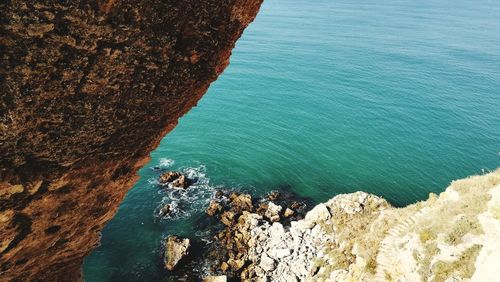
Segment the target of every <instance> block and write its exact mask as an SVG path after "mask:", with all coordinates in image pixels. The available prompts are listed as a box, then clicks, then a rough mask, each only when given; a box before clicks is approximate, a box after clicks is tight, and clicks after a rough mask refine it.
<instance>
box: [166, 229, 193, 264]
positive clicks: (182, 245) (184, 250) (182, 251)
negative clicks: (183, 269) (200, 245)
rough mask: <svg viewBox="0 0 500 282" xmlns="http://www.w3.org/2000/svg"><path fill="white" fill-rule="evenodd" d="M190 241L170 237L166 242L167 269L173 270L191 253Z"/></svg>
mask: <svg viewBox="0 0 500 282" xmlns="http://www.w3.org/2000/svg"><path fill="white" fill-rule="evenodd" d="M190 245H191V244H190V242H189V239H187V238H184V239H182V238H179V237H177V236H169V237H168V238H167V239H166V242H165V268H166V269H168V270H173V269H174V268H175V267H176V266H177V264H178V263H179V261H181V260H182V258H184V257H185V256H186V255H187V254H188V252H189V246H190Z"/></svg>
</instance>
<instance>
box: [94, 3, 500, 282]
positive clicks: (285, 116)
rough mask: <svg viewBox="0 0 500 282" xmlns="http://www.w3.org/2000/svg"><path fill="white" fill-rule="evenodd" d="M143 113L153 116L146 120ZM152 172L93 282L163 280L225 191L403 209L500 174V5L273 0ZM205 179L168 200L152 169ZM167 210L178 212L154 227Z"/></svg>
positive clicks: (120, 219) (114, 224) (106, 244)
mask: <svg viewBox="0 0 500 282" xmlns="http://www.w3.org/2000/svg"><path fill="white" fill-rule="evenodd" d="M144 110H145V111H147V109H144ZM151 155H152V161H151V163H150V164H148V165H147V166H146V167H145V168H144V169H142V170H141V172H140V174H141V179H140V180H139V182H138V183H137V184H136V185H135V187H134V188H133V189H132V190H130V192H129V193H128V195H127V198H126V199H125V201H124V202H123V204H122V205H121V207H120V210H119V212H118V214H117V215H116V217H115V218H114V219H113V220H112V221H111V222H110V223H109V224H108V225H107V226H106V228H105V229H104V231H103V232H102V246H100V247H99V248H97V249H96V250H95V251H93V252H92V253H91V254H90V255H89V256H88V257H87V259H86V260H85V265H84V277H85V280H86V281H162V280H163V281H166V280H168V277H169V273H167V272H166V271H164V270H163V269H162V267H161V260H160V245H161V243H160V242H161V240H162V238H163V237H164V236H165V235H167V234H180V235H184V236H190V237H197V236H198V237H199V236H203V235H204V231H205V230H204V228H202V227H200V225H199V219H200V218H202V217H203V210H204V208H205V206H206V204H207V201H208V199H209V198H210V197H211V195H212V193H213V191H214V190H215V189H217V187H231V188H235V189H245V190H250V191H252V192H253V193H254V194H256V195H261V194H264V193H266V192H268V191H270V190H273V189H287V190H289V191H291V192H293V193H295V194H297V195H299V196H303V197H308V198H311V199H312V201H313V202H321V201H326V200H327V199H329V198H331V197H333V196H334V195H336V194H338V193H346V192H353V191H357V190H365V191H368V192H371V193H374V194H377V195H380V196H383V197H385V198H387V199H388V200H389V201H390V202H391V203H393V204H394V205H397V206H402V205H406V204H409V203H412V202H415V201H418V200H423V199H425V198H426V197H427V195H428V194H429V192H440V191H442V190H443V189H444V188H445V187H446V186H447V185H448V184H449V182H450V181H452V180H453V179H457V178H463V177H465V176H468V175H471V174H478V173H482V172H483V170H484V171H487V170H492V169H494V168H496V167H498V166H500V2H499V1H487V0H478V1H472V0H471V1H466V0H454V1H445V0H442V1H427V0H422V1H414V0H407V1H395V0H387V1H374V0H370V1H347V0H340V1H339V0H267V1H266V2H265V3H264V5H263V7H262V10H261V12H260V14H259V16H258V17H257V19H256V21H255V22H254V23H253V24H252V25H251V26H250V27H249V28H248V29H247V30H246V32H245V34H244V35H243V37H242V38H241V40H240V41H239V42H238V44H237V46H236V49H235V50H234V54H233V56H232V58H231V65H230V66H229V67H228V69H227V70H226V71H225V73H224V74H223V75H222V76H221V77H220V79H219V80H218V81H217V82H215V83H214V84H213V85H212V87H211V88H210V90H209V92H208V93H207V94H206V96H205V97H204V98H203V99H202V100H201V102H200V103H199V105H198V107H197V108H194V109H193V110H192V111H191V112H189V114H187V115H186V116H185V117H183V118H182V119H181V120H180V123H179V126H178V127H177V128H176V129H175V130H174V131H173V132H172V133H170V134H169V135H168V136H167V137H166V138H165V139H164V140H163V142H162V143H161V145H160V147H159V148H158V149H157V150H156V151H154V152H153V153H152V154H151ZM154 166H159V167H161V168H162V169H174V170H183V171H184V172H186V173H189V174H190V175H192V176H196V177H198V179H199V182H198V184H197V185H196V186H195V187H194V188H193V189H190V190H189V192H187V193H178V192H171V193H169V194H167V193H165V192H164V191H161V190H159V189H158V187H157V185H156V182H155V181H156V178H157V176H158V172H156V171H154V170H153V169H152V167H154ZM161 203H172V204H173V205H174V206H175V207H176V210H177V211H176V214H175V215H174V216H173V217H172V218H169V219H160V218H158V217H156V216H155V214H156V213H157V208H158V207H159V206H160V205H161Z"/></svg>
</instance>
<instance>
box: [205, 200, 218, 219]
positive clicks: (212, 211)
mask: <svg viewBox="0 0 500 282" xmlns="http://www.w3.org/2000/svg"><path fill="white" fill-rule="evenodd" d="M220 211H222V206H221V205H220V204H219V203H218V202H217V201H215V200H212V201H210V205H209V206H208V208H207V210H206V213H207V214H208V215H209V216H214V215H216V214H218V213H219V212H220Z"/></svg>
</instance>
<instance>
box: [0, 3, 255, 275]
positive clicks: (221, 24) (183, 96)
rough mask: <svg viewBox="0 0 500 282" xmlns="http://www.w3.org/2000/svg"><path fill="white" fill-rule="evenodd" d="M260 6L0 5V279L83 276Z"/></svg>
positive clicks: (221, 68) (224, 64)
mask: <svg viewBox="0 0 500 282" xmlns="http://www.w3.org/2000/svg"><path fill="white" fill-rule="evenodd" d="M261 1H262V0H164V1H158V0H152V1H146V0H135V1H133V0H129V1H124V0H100V1H90V0H78V1H77V0H74V1H71V0H69V1H49V0H47V1H41V0H36V1H27V0H7V1H1V2H0V91H1V92H0V93H1V94H0V156H1V159H0V277H1V278H0V280H12V279H18V280H24V281H27V280H35V279H36V280H46V281H55V280H65V281H71V280H75V279H79V278H81V277H80V275H81V274H80V265H81V262H82V258H83V257H84V256H85V255H86V254H87V253H88V252H89V251H90V250H91V248H93V247H94V246H95V245H96V244H97V243H98V238H99V231H100V230H101V229H102V227H103V226H104V224H105V223H106V222H107V221H108V220H109V219H110V218H111V217H112V216H113V215H114V214H115V211H116V209H117V207H118V204H119V203H120V201H121V200H122V199H123V197H124V195H125V193H126V191H127V190H128V189H129V188H130V187H131V186H132V185H133V183H134V182H135V181H136V180H137V175H136V171H137V170H138V169H139V168H140V167H141V166H143V165H144V164H145V163H146V162H147V161H148V154H149V152H150V151H151V150H153V149H154V148H155V147H156V146H157V145H158V143H159V141H160V140H161V138H162V137H163V136H164V135H165V134H166V133H167V132H169V131H170V130H171V129H172V128H173V127H174V126H175V125H176V123H177V119H178V118H179V117H180V116H182V115H183V114H184V113H185V112H187V111H188V110H189V109H190V108H191V107H193V106H194V105H195V104H196V102H197V101H198V100H199V99H200V98H201V96H202V95H203V94H204V93H205V92H206V90H207V88H208V87H209V85H210V83H211V82H212V81H214V80H215V79H216V78H217V76H218V75H219V74H220V73H221V72H222V71H223V69H224V68H225V67H226V66H227V64H228V60H229V56H230V54H231V49H232V48H233V47H234V44H235V41H236V40H237V39H238V38H239V36H240V35H241V33H242V31H243V29H244V28H245V27H246V26H247V25H248V24H249V23H250V22H251V21H252V20H253V19H254V17H255V15H256V13H257V11H258V9H259V6H260V4H261Z"/></svg>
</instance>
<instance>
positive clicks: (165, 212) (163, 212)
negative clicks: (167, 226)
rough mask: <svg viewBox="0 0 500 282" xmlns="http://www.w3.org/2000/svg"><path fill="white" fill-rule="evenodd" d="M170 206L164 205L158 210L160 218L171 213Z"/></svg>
mask: <svg viewBox="0 0 500 282" xmlns="http://www.w3.org/2000/svg"><path fill="white" fill-rule="evenodd" d="M172 211H173V210H172V206H171V205H170V204H166V205H164V206H163V207H162V208H161V210H160V216H167V215H169V214H170V213H172Z"/></svg>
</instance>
